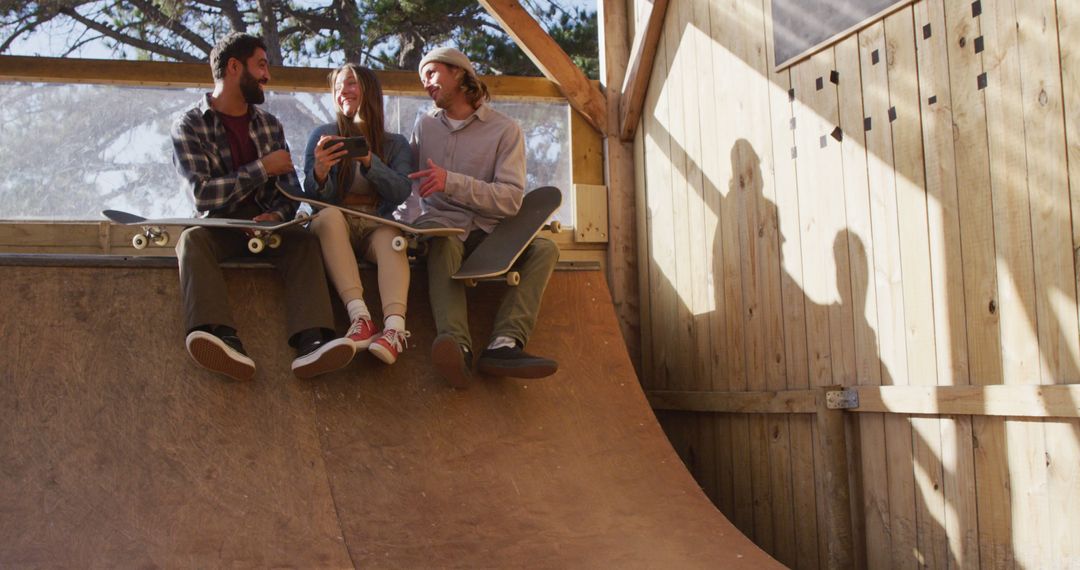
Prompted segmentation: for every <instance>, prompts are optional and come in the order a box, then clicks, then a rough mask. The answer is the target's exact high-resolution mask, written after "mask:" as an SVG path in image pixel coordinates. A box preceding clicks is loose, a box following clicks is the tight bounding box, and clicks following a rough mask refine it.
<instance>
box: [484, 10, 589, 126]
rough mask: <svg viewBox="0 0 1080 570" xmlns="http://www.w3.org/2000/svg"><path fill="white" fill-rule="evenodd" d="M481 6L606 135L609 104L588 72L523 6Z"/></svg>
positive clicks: (572, 104)
mask: <svg viewBox="0 0 1080 570" xmlns="http://www.w3.org/2000/svg"><path fill="white" fill-rule="evenodd" d="M480 5H481V6H483V7H484V9H485V10H487V11H488V14H490V15H491V17H492V18H494V19H495V21H496V22H498V23H499V25H500V26H501V27H502V29H503V30H504V31H505V32H506V33H507V35H509V36H510V37H511V38H513V39H514V42H515V43H516V44H517V45H518V47H520V48H521V50H522V51H524V52H525V55H527V56H529V59H531V60H532V62H533V63H534V64H535V65H536V67H537V68H539V69H540V72H541V73H543V74H544V77H547V78H548V79H549V80H551V81H552V82H554V83H555V85H556V86H558V88H559V91H560V92H561V93H562V94H563V96H564V97H566V100H567V101H568V102H569V103H570V106H571V107H573V108H574V109H576V110H577V111H579V112H581V114H582V115H583V116H584V117H585V119H586V120H587V121H589V124H590V125H592V126H593V128H595V129H596V130H597V131H599V132H601V133H606V132H607V103H606V100H605V97H604V94H603V93H601V92H600V90H599V89H597V88H596V87H595V86H594V85H593V84H592V83H591V82H590V81H589V78H588V77H586V76H585V73H584V72H583V71H581V69H580V68H578V66H577V65H575V64H574V62H573V60H571V59H570V56H568V55H566V52H565V51H563V49H562V48H561V47H560V46H559V44H557V43H556V42H555V40H554V39H552V38H551V36H549V35H548V34H547V32H545V31H544V29H543V28H541V27H540V24H539V23H538V22H537V21H536V19H535V18H533V17H532V15H531V14H529V12H528V11H526V10H525V8H524V7H523V6H522V5H521V3H520V2H514V1H511V0H480Z"/></svg>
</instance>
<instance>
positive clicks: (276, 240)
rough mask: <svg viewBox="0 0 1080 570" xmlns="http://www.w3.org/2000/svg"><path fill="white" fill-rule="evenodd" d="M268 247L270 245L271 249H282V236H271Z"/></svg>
mask: <svg viewBox="0 0 1080 570" xmlns="http://www.w3.org/2000/svg"><path fill="white" fill-rule="evenodd" d="M266 245H269V246H270V249H277V248H279V247H281V236H279V235H277V234H274V235H272V236H270V240H269V241H268V242H267V244H266Z"/></svg>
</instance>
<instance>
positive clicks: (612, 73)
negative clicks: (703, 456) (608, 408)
mask: <svg viewBox="0 0 1080 570" xmlns="http://www.w3.org/2000/svg"><path fill="white" fill-rule="evenodd" d="M630 2H632V0H630ZM628 3H629V2H628V1H627V0H598V6H597V7H598V9H599V10H598V14H597V16H598V17H599V18H600V26H599V28H600V80H601V86H602V88H603V90H604V92H605V94H606V96H607V129H606V132H604V137H605V138H604V182H605V184H606V185H607V188H608V251H607V253H608V258H607V278H608V287H609V288H610V290H611V298H612V300H613V301H614V303H615V314H616V316H618V318H619V328H620V329H621V330H622V335H623V341H624V342H626V349H627V351H628V352H629V353H630V360H631V361H632V362H633V363H634V368H636V369H637V372H638V376H639V377H640V376H641V374H642V370H641V336H640V335H641V330H640V322H641V320H640V315H639V313H638V311H639V308H640V305H639V302H638V295H639V291H638V277H637V271H638V258H637V234H636V228H635V224H636V217H637V216H636V214H635V209H634V201H635V196H634V192H635V184H634V144H633V141H630V142H623V141H622V140H620V139H619V101H620V95H619V93H620V89H621V86H622V83H623V77H624V76H625V75H626V66H627V63H628V62H629V60H630V41H629V22H628V17H627V4H628Z"/></svg>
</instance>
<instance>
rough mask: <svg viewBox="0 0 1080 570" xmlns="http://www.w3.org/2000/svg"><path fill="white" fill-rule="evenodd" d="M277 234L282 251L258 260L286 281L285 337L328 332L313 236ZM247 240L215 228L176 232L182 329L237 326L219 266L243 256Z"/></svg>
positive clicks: (330, 318)
mask: <svg viewBox="0 0 1080 570" xmlns="http://www.w3.org/2000/svg"><path fill="white" fill-rule="evenodd" d="M280 235H281V247H278V248H266V249H265V250H263V252H262V253H260V254H259V257H260V258H262V259H266V260H267V261H270V262H272V263H273V264H274V266H275V267H276V268H277V271H278V273H279V274H280V275H281V277H282V279H283V280H284V281H285V304H286V311H287V319H288V334H289V339H292V338H293V335H295V334H296V333H298V332H300V331H304V330H308V329H312V328H321V329H329V330H331V331H332V330H333V328H334V315H333V312H332V309H331V308H330V293H329V291H328V289H327V285H326V274H325V272H324V269H323V262H322V252H321V250H320V249H319V240H318V238H316V237H315V235H314V234H312V233H310V232H308V231H307V230H305V229H303V228H300V227H297V226H292V227H289V228H286V229H285V230H283V231H281V232H280ZM247 240H248V238H247V236H246V235H245V234H244V233H243V232H239V231H235V230H228V229H217V228H188V229H187V230H184V233H182V234H180V240H179V241H178V242H177V244H176V257H177V261H178V262H179V265H180V292H181V295H182V296H183V303H184V324H185V326H186V327H187V329H186V330H188V331H191V330H192V329H194V328H196V327H200V326H205V325H225V326H228V327H232V328H234V329H235V328H236V322H235V321H234V320H233V317H232V311H231V310H230V308H229V299H228V296H227V294H226V293H227V291H226V288H225V276H224V274H223V273H222V271H221V267H220V265H219V263H220V262H221V261H222V260H224V259H227V258H230V257H236V256H239V255H244V254H247V253H248V250H247Z"/></svg>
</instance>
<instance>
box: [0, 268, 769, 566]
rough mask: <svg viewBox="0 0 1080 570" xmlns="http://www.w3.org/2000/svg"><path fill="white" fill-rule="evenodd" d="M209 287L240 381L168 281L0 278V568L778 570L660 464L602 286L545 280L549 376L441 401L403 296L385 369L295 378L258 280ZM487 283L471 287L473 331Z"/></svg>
mask: <svg viewBox="0 0 1080 570" xmlns="http://www.w3.org/2000/svg"><path fill="white" fill-rule="evenodd" d="M227 275H228V284H229V289H230V295H231V297H232V299H233V301H234V307H236V308H237V309H238V315H239V317H240V318H239V327H240V334H241V336H242V337H243V338H244V341H245V346H246V347H247V349H248V351H249V352H250V354H251V355H252V356H253V357H254V359H255V360H256V362H257V363H258V365H259V371H258V373H257V375H256V378H255V380H254V381H253V382H251V383H235V382H226V381H223V380H221V379H220V378H219V377H217V376H214V375H212V374H211V373H208V372H205V371H203V370H201V369H199V368H198V367H197V366H196V365H195V364H194V363H192V362H191V361H190V360H189V358H188V357H187V355H186V354H185V353H184V350H183V345H182V341H183V333H182V331H181V330H180V326H181V325H180V320H181V319H180V315H179V304H178V302H177V298H178V295H179V293H178V291H177V289H178V285H177V281H178V280H177V278H176V272H175V270H171V269H109V268H106V269H72V268H35V267H0V278H2V280H3V282H4V283H5V285H6V286H8V287H9V288H10V289H11V290H12V291H14V292H17V293H18V294H19V296H20V298H21V299H22V300H23V302H22V303H18V304H6V305H4V306H3V308H2V309H0V317H2V318H0V323H2V324H0V334H2V339H3V341H4V342H5V344H6V345H7V346H9V347H10V348H11V350H9V351H5V353H4V354H5V356H4V358H2V359H0V372H2V373H3V374H4V378H5V383H6V384H7V385H8V389H7V390H5V391H4V393H3V395H0V409H2V410H3V414H2V415H0V418H2V419H0V422H2V428H3V429H2V430H0V433H2V434H3V436H2V438H3V439H2V440H0V441H2V442H3V445H2V446H0V454H2V455H0V456H2V459H3V465H4V469H3V470H2V471H0V490H2V493H0V502H2V505H3V506H2V508H0V513H3V514H2V515H0V520H2V522H3V524H0V544H2V545H3V546H2V547H0V565H4V566H38V565H87V564H89V565H92V566H113V565H117V564H120V565H128V564H131V563H132V562H141V563H143V564H147V565H165V566H170V565H192V564H193V565H197V566H231V565H242V566H280V565H291V566H306V567H311V566H321V567H345V566H352V565H355V566H359V567H372V566H377V567H416V566H432V565H453V566H466V567H476V566H486V565H496V566H508V565H518V564H528V563H530V561H532V562H535V561H536V560H544V561H545V562H546V563H549V564H552V565H573V566H612V565H624V564H626V563H631V564H633V565H647V566H653V567H686V566H699V567H700V566H711V565H714V564H717V563H723V564H725V565H726V566H728V567H747V568H754V567H761V565H762V564H764V565H766V566H774V567H778V565H776V563H775V562H773V561H771V560H770V559H769V558H768V557H767V555H765V554H764V553H762V552H761V551H760V550H757V549H756V548H755V547H754V546H753V545H752V544H751V543H750V542H749V541H748V540H747V539H746V538H745V537H743V536H742V535H741V534H739V533H738V532H737V531H736V530H735V529H734V527H733V526H732V525H731V524H730V523H728V522H727V521H726V520H725V519H724V518H723V517H722V516H720V514H719V512H718V511H716V509H715V508H713V507H712V506H711V505H709V503H708V501H707V499H706V498H705V496H704V495H703V494H702V493H701V491H700V490H699V489H698V488H697V486H696V485H695V484H694V482H693V480H692V479H691V477H690V476H689V474H688V473H687V472H686V471H685V469H683V467H682V465H680V463H679V462H678V461H677V460H676V457H675V455H674V454H673V453H672V450H671V447H670V445H669V444H668V443H667V441H666V440H665V439H664V437H663V433H662V432H661V430H660V428H659V426H658V425H657V424H656V422H655V420H654V419H653V416H652V413H651V412H650V410H649V408H648V406H647V404H646V401H645V398H644V396H643V394H642V393H641V390H640V388H639V386H638V384H637V382H636V380H635V377H634V373H633V368H632V366H631V365H630V361H629V358H628V357H627V355H626V353H625V350H624V349H623V348H622V345H621V341H620V340H619V338H620V335H619V332H618V327H617V325H616V322H615V318H614V314H613V312H612V310H611V301H610V296H609V295H608V293H607V288H606V285H605V284H604V282H603V278H602V276H601V275H600V274H599V273H597V272H587V271H582V272H558V273H556V275H555V276H554V278H553V280H552V282H551V284H550V285H549V287H548V290H547V295H546V302H545V305H544V309H543V311H542V312H541V316H540V319H539V323H538V326H537V332H536V334H535V335H534V337H533V339H532V341H531V342H530V345H529V349H530V350H532V351H534V352H537V353H540V354H550V355H557V356H558V358H559V360H560V361H561V362H562V364H563V367H562V369H561V370H560V372H559V373H558V374H556V375H555V376H554V377H552V378H549V379H546V380H544V381H530V382H518V381H513V380H496V379H480V380H478V381H477V382H476V383H475V384H474V385H473V386H472V387H471V389H469V390H467V391H460V392H459V391H453V390H450V389H449V388H447V387H446V386H445V385H444V384H443V383H442V381H441V380H440V379H439V378H438V377H437V375H436V374H435V372H434V370H433V369H432V368H431V366H430V364H429V362H428V359H427V351H428V347H429V346H430V343H431V341H432V339H433V337H434V333H433V331H432V327H431V324H430V317H429V311H430V310H429V307H428V305H427V302H426V295H425V294H424V291H423V289H422V288H414V290H413V292H412V296H411V298H410V304H411V309H412V310H411V311H410V328H411V330H412V332H413V336H412V338H411V344H412V348H411V349H409V350H408V351H407V352H406V353H405V354H404V355H403V357H402V358H401V359H400V360H399V361H398V363H397V364H395V365H394V366H393V367H387V366H384V365H382V364H380V363H378V362H377V361H375V360H374V359H373V358H372V357H370V356H369V355H366V354H365V355H361V356H360V357H358V358H357V360H356V361H355V362H353V364H352V365H350V366H349V367H348V368H346V369H344V370H343V371H340V372H337V373H334V374H330V375H327V376H325V377H322V378H320V379H317V380H314V381H307V382H301V381H299V380H296V379H294V378H292V377H291V374H290V373H289V372H288V365H289V361H290V359H291V351H290V350H289V349H288V348H287V347H286V346H285V339H284V338H283V337H284V332H283V329H284V323H283V318H282V315H281V314H280V313H281V311H280V310H279V307H280V303H281V302H282V291H281V286H280V285H279V284H278V282H277V279H276V278H275V276H274V274H273V273H272V272H271V271H267V270H242V271H230V272H227ZM372 278H373V275H369V274H365V279H367V280H369V282H370V281H371V280H372ZM418 281H423V280H422V279H419V280H418ZM371 284H372V285H374V283H373V282H372V283H371ZM500 289H501V286H500V285H481V286H480V287H478V288H476V289H474V290H471V292H470V298H469V300H470V315H471V317H472V325H473V334H474V336H475V337H476V338H478V339H483V338H486V334H487V333H488V331H489V330H490V326H491V320H492V318H493V315H494V312H495V309H496V306H497V302H496V301H497V299H498V297H499V295H498V293H499V292H500ZM241 299H244V300H245V301H243V302H240V300H241ZM57 330H64V331H67V336H66V337H64V338H63V339H57V337H56V336H55V334H54V333H55V331H57ZM106 331H107V334H104V333H106ZM692 525H700V526H699V527H698V528H696V529H694V528H690V526H692Z"/></svg>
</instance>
